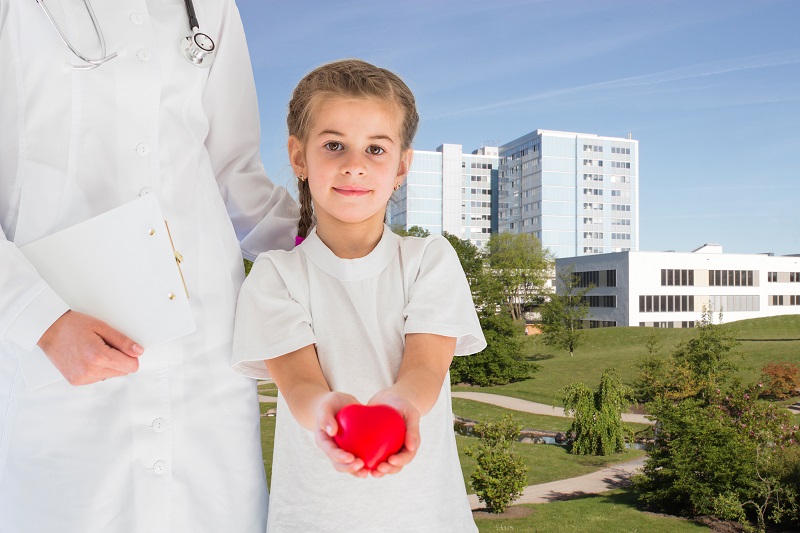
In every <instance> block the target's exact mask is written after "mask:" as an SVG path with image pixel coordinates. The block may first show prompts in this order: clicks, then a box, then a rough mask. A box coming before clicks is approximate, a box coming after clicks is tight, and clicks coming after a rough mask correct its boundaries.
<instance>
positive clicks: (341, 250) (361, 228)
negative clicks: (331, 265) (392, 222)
mask: <svg viewBox="0 0 800 533" xmlns="http://www.w3.org/2000/svg"><path fill="white" fill-rule="evenodd" d="M382 236H383V223H381V224H379V225H377V224H374V223H372V224H366V223H365V224H341V223H338V224H337V223H336V222H334V221H327V220H325V221H323V220H318V221H317V237H319V239H320V240H321V241H322V242H323V243H325V246H327V247H328V248H329V249H330V250H331V251H332V252H333V253H334V255H336V257H339V258H341V259H358V258H360V257H365V256H367V255H369V253H370V252H372V250H374V249H375V247H376V246H377V245H378V243H379V242H380V240H381V237H382Z"/></svg>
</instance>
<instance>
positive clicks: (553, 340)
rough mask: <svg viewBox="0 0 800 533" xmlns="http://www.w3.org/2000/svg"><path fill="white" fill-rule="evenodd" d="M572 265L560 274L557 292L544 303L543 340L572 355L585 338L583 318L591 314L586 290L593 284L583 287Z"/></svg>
mask: <svg viewBox="0 0 800 533" xmlns="http://www.w3.org/2000/svg"><path fill="white" fill-rule="evenodd" d="M580 285H581V283H580V278H579V277H578V276H577V275H576V274H574V272H573V269H572V268H565V269H563V270H561V271H559V272H558V273H557V276H556V292H555V293H553V294H552V295H551V296H550V300H549V301H548V302H547V303H545V304H544V305H543V306H542V341H543V342H544V343H545V344H547V345H548V346H557V347H559V348H563V349H564V350H569V355H570V357H572V356H573V355H574V354H575V349H576V348H577V347H578V346H580V344H581V341H582V336H583V332H582V331H581V330H582V329H583V321H584V320H586V319H587V318H588V317H589V303H588V302H587V301H586V298H585V296H586V293H587V292H589V291H590V290H592V289H593V288H594V287H593V286H592V285H589V286H588V287H581V286H580Z"/></svg>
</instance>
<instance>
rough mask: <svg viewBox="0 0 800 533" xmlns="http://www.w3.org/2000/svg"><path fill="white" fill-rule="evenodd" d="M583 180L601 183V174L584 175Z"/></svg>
mask: <svg viewBox="0 0 800 533" xmlns="http://www.w3.org/2000/svg"><path fill="white" fill-rule="evenodd" d="M583 179H584V180H586V181H603V175H602V174H584V175H583Z"/></svg>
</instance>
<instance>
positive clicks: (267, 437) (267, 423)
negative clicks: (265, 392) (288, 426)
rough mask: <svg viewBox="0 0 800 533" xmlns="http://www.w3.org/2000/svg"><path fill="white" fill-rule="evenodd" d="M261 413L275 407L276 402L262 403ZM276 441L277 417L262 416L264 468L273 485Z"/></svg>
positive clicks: (268, 481) (268, 482)
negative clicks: (273, 445)
mask: <svg viewBox="0 0 800 533" xmlns="http://www.w3.org/2000/svg"><path fill="white" fill-rule="evenodd" d="M259 406H260V407H261V414H262V415H264V414H265V413H266V412H267V410H268V409H271V408H273V407H275V404H271V403H261V404H259ZM273 442H275V417H274V416H262V417H261V452H262V455H263V456H264V470H266V471H267V484H268V485H271V483H270V481H271V480H272V443H273Z"/></svg>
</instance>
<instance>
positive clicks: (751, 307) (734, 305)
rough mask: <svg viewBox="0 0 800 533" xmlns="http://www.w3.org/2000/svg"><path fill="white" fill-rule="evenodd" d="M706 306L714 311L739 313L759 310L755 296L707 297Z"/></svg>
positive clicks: (757, 298) (757, 299)
mask: <svg viewBox="0 0 800 533" xmlns="http://www.w3.org/2000/svg"><path fill="white" fill-rule="evenodd" d="M708 305H709V307H710V308H711V309H714V310H715V311H722V312H723V313H727V312H739V311H758V310H759V309H760V307H761V306H760V305H759V297H758V295H757V294H729V295H720V296H709V297H708Z"/></svg>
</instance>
